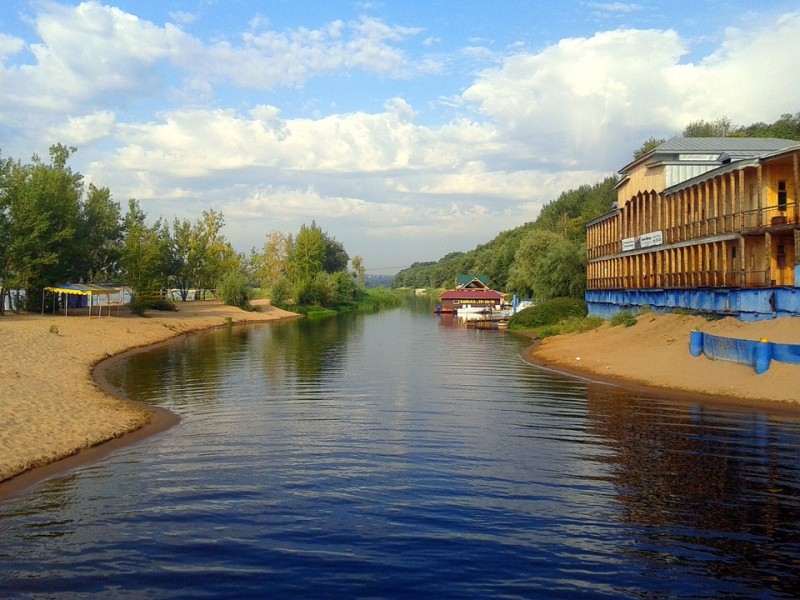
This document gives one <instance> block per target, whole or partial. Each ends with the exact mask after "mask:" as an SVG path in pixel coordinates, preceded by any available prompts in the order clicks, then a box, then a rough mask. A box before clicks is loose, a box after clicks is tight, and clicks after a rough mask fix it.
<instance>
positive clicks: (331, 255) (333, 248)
mask: <svg viewBox="0 0 800 600" xmlns="http://www.w3.org/2000/svg"><path fill="white" fill-rule="evenodd" d="M323 237H324V238H325V264H324V266H323V270H324V271H325V272H326V273H336V272H338V271H344V270H345V269H347V263H348V262H350V257H349V256H347V252H345V249H344V246H343V245H342V244H341V242H338V241H336V239H335V238H333V237H331V236H329V235H328V234H327V233H324V234H323Z"/></svg>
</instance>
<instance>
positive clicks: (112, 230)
mask: <svg viewBox="0 0 800 600" xmlns="http://www.w3.org/2000/svg"><path fill="white" fill-rule="evenodd" d="M121 244H122V217H121V213H120V206H119V203H117V202H114V201H113V200H112V199H111V191H110V190H109V189H108V188H106V187H103V188H98V187H96V186H95V185H94V184H91V183H90V184H89V193H88V194H87V197H86V200H85V201H84V203H83V206H82V210H81V219H80V222H79V225H78V235H77V236H76V248H77V256H76V258H75V260H76V262H77V263H78V265H79V267H78V270H79V271H80V272H81V273H84V274H85V275H86V277H87V278H88V279H89V280H90V281H103V280H111V279H114V278H115V277H116V276H117V274H118V270H119V260H120V255H121V251H120V247H121Z"/></svg>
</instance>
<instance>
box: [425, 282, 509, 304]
mask: <svg viewBox="0 0 800 600" xmlns="http://www.w3.org/2000/svg"><path fill="white" fill-rule="evenodd" d="M504 298H505V294H503V293H501V292H496V291H495V290H492V289H490V288H489V278H488V277H487V276H486V275H458V276H457V277H456V289H454V290H448V291H446V292H444V293H443V294H442V296H441V299H440V305H439V307H437V310H438V311H439V312H444V313H450V312H457V311H458V310H459V309H465V308H470V309H474V308H485V309H491V310H500V309H501V308H502V306H503V299H504Z"/></svg>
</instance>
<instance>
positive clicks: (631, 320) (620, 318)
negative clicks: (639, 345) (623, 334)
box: [611, 310, 636, 327]
mask: <svg viewBox="0 0 800 600" xmlns="http://www.w3.org/2000/svg"><path fill="white" fill-rule="evenodd" d="M611 325H613V326H614V327H616V326H617V325H624V326H625V327H630V326H631V325H636V317H635V316H634V315H633V313H632V312H630V311H627V310H621V311H620V312H618V313H617V314H615V315H614V316H613V317H611Z"/></svg>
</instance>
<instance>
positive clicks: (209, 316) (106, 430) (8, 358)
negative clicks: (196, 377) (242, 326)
mask: <svg viewBox="0 0 800 600" xmlns="http://www.w3.org/2000/svg"><path fill="white" fill-rule="evenodd" d="M255 304H256V306H257V308H258V311H257V312H248V311H243V310H241V309H238V308H235V307H232V306H225V305H223V304H221V303H220V302H218V301H202V302H187V303H178V308H179V311H178V312H160V311H151V312H148V313H147V314H146V316H144V317H140V316H136V315H132V314H131V313H130V312H129V311H128V310H127V309H126V308H122V309H121V310H120V313H119V314H116V313H114V314H112V315H111V316H106V315H103V316H102V317H98V316H92V317H89V316H87V315H86V313H84V314H83V315H79V314H70V315H69V316H68V317H64V316H63V315H45V316H42V315H35V314H25V315H14V314H7V315H5V316H3V317H0V482H3V481H6V483H9V481H8V480H11V481H14V480H16V479H18V477H17V476H19V475H20V474H22V473H27V472H30V471H31V470H34V469H36V468H37V467H42V466H44V465H50V466H51V467H50V468H51V469H52V468H53V465H54V463H56V461H59V462H60V461H61V460H62V459H65V458H67V457H73V462H74V459H75V457H81V458H83V457H84V455H86V454H88V453H87V450H89V449H94V450H93V451H92V454H98V453H102V452H104V451H105V450H106V447H107V442H109V441H110V440H115V444H116V445H120V443H123V444H124V443H126V442H127V441H128V440H131V441H135V439H138V438H140V437H142V436H143V435H146V434H148V433H153V432H156V431H159V430H162V429H165V428H167V427H169V426H170V425H171V424H173V423H174V422H176V421H177V417H175V416H174V415H171V414H170V413H167V412H166V411H163V410H162V411H159V410H157V409H152V408H149V407H146V406H142V405H139V404H137V403H133V402H127V401H124V400H120V399H119V398H116V397H114V396H112V395H111V394H109V393H107V392H106V391H104V390H103V389H101V387H100V385H99V384H98V383H97V382H96V381H95V380H94V379H93V377H92V369H93V367H94V366H95V365H96V364H97V363H99V362H100V361H102V360H104V359H106V358H109V357H111V356H115V355H118V354H121V353H123V352H126V351H128V350H133V349H136V348H140V347H144V346H150V345H153V344H157V343H159V342H164V341H167V340H169V339H172V338H174V337H177V336H179V335H183V334H187V333H192V332H196V331H201V330H205V329H210V328H214V327H222V326H226V325H227V324H228V323H231V324H233V323H237V324H238V323H255V322H265V321H276V320H281V319H289V318H297V315H296V314H294V313H290V312H286V311H283V310H280V309H278V308H275V307H272V306H270V305H269V303H268V302H266V301H257V302H256V303H255ZM131 432H138V436H137V435H134V436H130V435H126V434H131ZM56 468H57V467H56ZM36 470H38V469H36ZM11 478H14V479H13V480H12V479H11ZM4 485H5V484H4Z"/></svg>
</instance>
